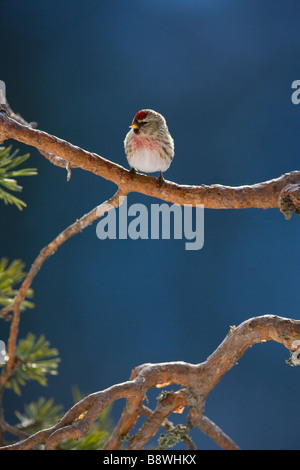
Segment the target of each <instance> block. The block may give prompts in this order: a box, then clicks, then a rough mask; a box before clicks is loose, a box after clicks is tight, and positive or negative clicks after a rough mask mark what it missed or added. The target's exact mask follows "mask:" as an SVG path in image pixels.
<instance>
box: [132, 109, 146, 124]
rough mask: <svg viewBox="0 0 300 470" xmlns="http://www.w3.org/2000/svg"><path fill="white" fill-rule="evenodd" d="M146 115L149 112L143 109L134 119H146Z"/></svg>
mask: <svg viewBox="0 0 300 470" xmlns="http://www.w3.org/2000/svg"><path fill="white" fill-rule="evenodd" d="M146 116H147V112H146V111H144V110H143V109H142V110H141V111H139V112H138V113H136V115H135V116H134V119H137V120H138V121H142V120H143V119H145V117H146Z"/></svg>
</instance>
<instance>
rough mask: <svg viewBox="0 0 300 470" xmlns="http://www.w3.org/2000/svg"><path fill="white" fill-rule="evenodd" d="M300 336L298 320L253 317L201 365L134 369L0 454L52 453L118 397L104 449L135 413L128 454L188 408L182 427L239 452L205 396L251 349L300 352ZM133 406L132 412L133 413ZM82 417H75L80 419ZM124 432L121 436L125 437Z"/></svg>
mask: <svg viewBox="0 0 300 470" xmlns="http://www.w3.org/2000/svg"><path fill="white" fill-rule="evenodd" d="M299 335H300V320H292V319H289V318H283V317H278V316H275V315H263V316H259V317H253V318H250V319H248V320H246V321H245V322H243V323H241V324H240V325H239V326H238V327H236V328H231V329H230V331H229V333H228V334H227V335H226V337H225V338H224V340H223V342H222V343H221V344H220V345H219V347H218V348H217V349H216V350H215V351H214V352H213V353H212V354H211V355H210V356H209V357H208V358H207V360H206V361H205V362H203V363H200V364H189V363H185V362H166V363H160V364H143V365H140V366H138V367H136V368H135V369H134V370H133V372H132V374H131V377H130V380H129V381H127V382H123V383H120V384H117V385H113V386H112V387H110V388H108V389H106V390H103V391H100V392H96V393H93V394H91V395H88V396H87V397H85V398H83V399H82V400H81V401H79V402H78V403H77V404H75V405H74V406H73V407H72V408H71V409H70V410H69V411H67V413H66V414H65V415H64V417H63V418H62V419H61V420H60V421H59V422H58V423H57V424H56V425H55V426H53V427H51V428H48V429H45V430H42V431H39V432H37V433H36V434H34V435H33V436H30V437H29V438H27V439H24V440H22V441H20V442H17V443H15V444H11V445H8V446H4V447H1V448H0V449H1V450H18V449H19V450H22V449H32V448H34V447H35V446H36V445H38V444H42V443H44V444H45V449H48V450H52V449H56V448H57V446H58V445H59V443H60V442H61V441H62V440H63V439H65V438H72V439H78V438H79V437H81V436H82V435H84V434H85V433H86V432H87V430H88V429H89V427H90V426H91V425H92V424H93V422H94V421H95V420H96V419H97V417H98V416H99V414H100V413H101V412H102V411H103V410H104V409H105V408H106V407H107V406H109V405H110V404H111V403H113V402H114V401H116V400H119V399H121V398H125V399H126V400H127V403H126V406H125V408H124V410H123V413H122V417H121V419H120V421H119V423H118V425H117V426H116V428H115V430H114V432H113V433H112V435H111V437H110V438H109V440H108V441H107V443H106V445H105V446H104V449H106V450H115V449H118V448H119V447H120V446H121V445H122V443H123V442H124V439H125V438H128V434H129V431H130V430H131V429H132V427H133V426H134V425H135V424H136V421H137V419H138V417H139V414H146V415H147V419H146V421H145V422H144V423H143V424H142V426H141V427H140V428H139V429H138V431H137V433H136V434H135V435H134V436H133V438H132V439H131V440H130V444H129V446H128V449H131V450H136V449H142V448H144V446H145V445H146V443H147V442H148V441H149V439H150V438H151V437H153V436H154V435H155V434H156V433H157V432H158V430H159V428H160V427H164V423H165V420H166V419H167V417H168V416H169V415H170V414H171V413H172V412H176V411H178V408H182V407H188V408H189V414H188V418H187V428H188V429H191V428H192V427H197V428H199V429H201V430H202V431H203V432H205V433H206V434H208V435H209V436H210V437H211V438H212V439H213V440H214V441H215V442H216V443H217V444H218V445H219V446H220V447H221V448H223V449H238V446H237V444H236V443H235V442H234V441H233V440H232V439H231V438H229V437H228V436H227V435H226V434H225V433H224V432H223V431H222V430H221V429H220V428H219V427H218V426H217V425H216V424H215V423H213V422H212V421H210V420H209V418H207V417H206V416H204V407H205V402H206V399H207V397H208V395H209V393H210V392H211V391H212V390H213V388H214V387H215V386H216V384H217V383H218V382H219V381H220V380H221V379H222V377H223V376H224V375H225V374H226V372H228V371H229V370H230V369H231V368H232V367H233V366H234V365H235V364H236V363H237V361H238V360H239V359H240V357H241V356H242V355H243V354H244V353H245V352H246V350H247V349H248V348H250V347H251V346H252V345H254V344H257V343H261V342H265V341H276V342H278V343H281V344H282V345H283V346H285V347H286V348H287V349H288V350H289V351H295V350H297V348H298V347H299V341H295V340H296V339H297V338H299ZM167 385H179V386H180V387H181V388H180V389H179V390H175V391H174V390H173V391H170V392H163V395H162V396H161V397H159V398H158V404H157V407H156V409H155V410H154V411H153V412H151V411H149V409H148V408H147V410H146V413H145V408H144V406H143V405H142V403H143V401H144V400H145V399H146V393H147V391H148V390H149V389H150V388H153V387H159V388H160V387H165V386H167ZM134 405H136V411H135V412H134ZM83 413H85V414H84V416H83V418H80V416H81V415H82V414H83ZM125 433H126V434H125Z"/></svg>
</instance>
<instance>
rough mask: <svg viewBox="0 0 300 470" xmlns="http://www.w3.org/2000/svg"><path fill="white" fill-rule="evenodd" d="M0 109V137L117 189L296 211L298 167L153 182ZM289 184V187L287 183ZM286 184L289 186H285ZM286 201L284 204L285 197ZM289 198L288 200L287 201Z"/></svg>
mask: <svg viewBox="0 0 300 470" xmlns="http://www.w3.org/2000/svg"><path fill="white" fill-rule="evenodd" d="M4 111H7V110H4V109H3V108H2V111H1V109H0V140H1V139H2V140H5V139H15V140H17V141H19V142H23V143H24V144H27V145H31V146H33V147H35V148H37V149H38V150H39V151H40V153H42V154H43V155H46V158H48V159H49V160H50V161H52V163H54V164H57V165H59V166H64V167H66V164H64V163H63V161H65V162H68V163H69V165H70V166H71V167H77V168H81V169H83V170H86V171H89V172H92V173H94V174H96V175H98V176H101V177H102V178H105V179H107V180H109V181H112V182H113V183H115V184H116V185H117V186H118V187H119V188H120V189H122V190H125V191H126V192H127V193H129V192H139V193H142V194H146V195H148V196H152V197H156V198H158V199H162V200H164V201H168V202H171V203H174V204H179V205H184V204H191V205H194V206H195V205H197V204H203V205H204V206H205V208H207V209H247V208H260V209H271V208H278V209H280V210H282V212H284V213H287V216H288V217H289V216H290V214H291V212H292V211H295V213H297V214H299V213H300V200H299V197H298V196H296V188H298V189H297V190H299V188H300V171H292V172H290V173H287V174H285V175H282V176H280V177H279V178H275V179H272V180H269V181H265V182H262V183H257V184H254V185H244V186H238V187H230V186H223V185H219V184H213V185H209V186H208V185H204V184H202V185H201V186H189V185H179V184H176V183H173V182H170V181H164V182H163V184H162V185H158V184H157V179H156V178H154V177H152V176H146V175H144V174H140V173H136V174H134V175H133V174H131V173H130V172H129V171H128V170H127V169H125V168H123V167H122V166H120V165H117V164H116V163H112V162H111V161H109V160H107V159H105V158H103V157H100V156H99V155H97V154H95V153H91V152H87V151H86V150H83V149H81V148H79V147H76V146H75V145H72V144H71V143H69V142H66V141H65V140H62V139H59V138H58V137H55V136H53V135H50V134H47V133H46V132H43V131H40V130H38V129H34V128H32V127H31V126H30V125H25V124H24V123H22V122H18V121H16V120H15V119H13V118H12V117H10V116H9V113H8V112H4ZM291 185H292V186H293V187H291ZM289 188H290V189H289ZM287 200H288V201H289V204H288V207H286V204H287V203H286V201H287ZM290 201H292V202H290Z"/></svg>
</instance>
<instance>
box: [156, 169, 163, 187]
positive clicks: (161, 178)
mask: <svg viewBox="0 0 300 470" xmlns="http://www.w3.org/2000/svg"><path fill="white" fill-rule="evenodd" d="M164 181H165V180H164V177H163V174H162V172H161V171H160V173H159V175H158V177H157V182H158V184H159V186H161V185H162V184H163V182H164Z"/></svg>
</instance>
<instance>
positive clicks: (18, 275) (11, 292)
mask: <svg viewBox="0 0 300 470" xmlns="http://www.w3.org/2000/svg"><path fill="white" fill-rule="evenodd" d="M24 266H25V265H24V263H23V261H21V260H18V259H16V260H14V261H12V262H11V263H10V264H9V261H8V259H7V258H0V308H2V307H7V306H9V305H12V303H13V301H14V298H15V296H16V294H17V289H16V288H15V287H16V285H17V284H19V283H20V282H21V281H22V280H23V279H24V277H25V272H24ZM32 297H33V290H32V289H29V290H28V291H27V294H26V299H25V300H24V301H23V302H22V304H21V311H24V310H25V309H26V308H33V307H34V304H33V303H32V302H31V300H28V299H32Z"/></svg>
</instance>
